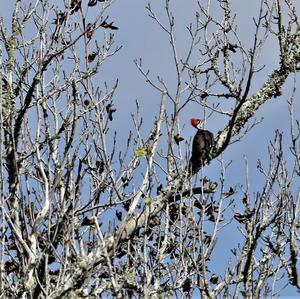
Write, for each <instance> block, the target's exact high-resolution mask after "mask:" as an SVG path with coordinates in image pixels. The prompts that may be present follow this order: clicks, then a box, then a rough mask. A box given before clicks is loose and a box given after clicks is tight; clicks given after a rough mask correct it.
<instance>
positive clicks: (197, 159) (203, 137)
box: [190, 118, 215, 174]
mask: <svg viewBox="0 0 300 299" xmlns="http://www.w3.org/2000/svg"><path fill="white" fill-rule="evenodd" d="M191 125H192V126H193V127H195V128H196V129H197V133H196V135H195V137H194V140H193V149H192V157H191V160H190V171H191V172H192V173H193V174H194V173H196V172H197V171H198V170H199V169H200V167H201V165H202V163H203V160H204V159H205V158H209V154H210V152H211V149H212V147H213V146H214V142H215V140H214V135H213V133H211V132H209V131H207V130H202V129H201V120H200V119H197V118H192V119H191Z"/></svg>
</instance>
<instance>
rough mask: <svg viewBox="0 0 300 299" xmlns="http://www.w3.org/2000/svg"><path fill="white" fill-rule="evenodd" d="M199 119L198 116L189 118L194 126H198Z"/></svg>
mask: <svg viewBox="0 0 300 299" xmlns="http://www.w3.org/2000/svg"><path fill="white" fill-rule="evenodd" d="M200 122H201V120H200V119H199V118H191V125H192V126H193V127H195V128H198V125H199V124H200Z"/></svg>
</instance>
